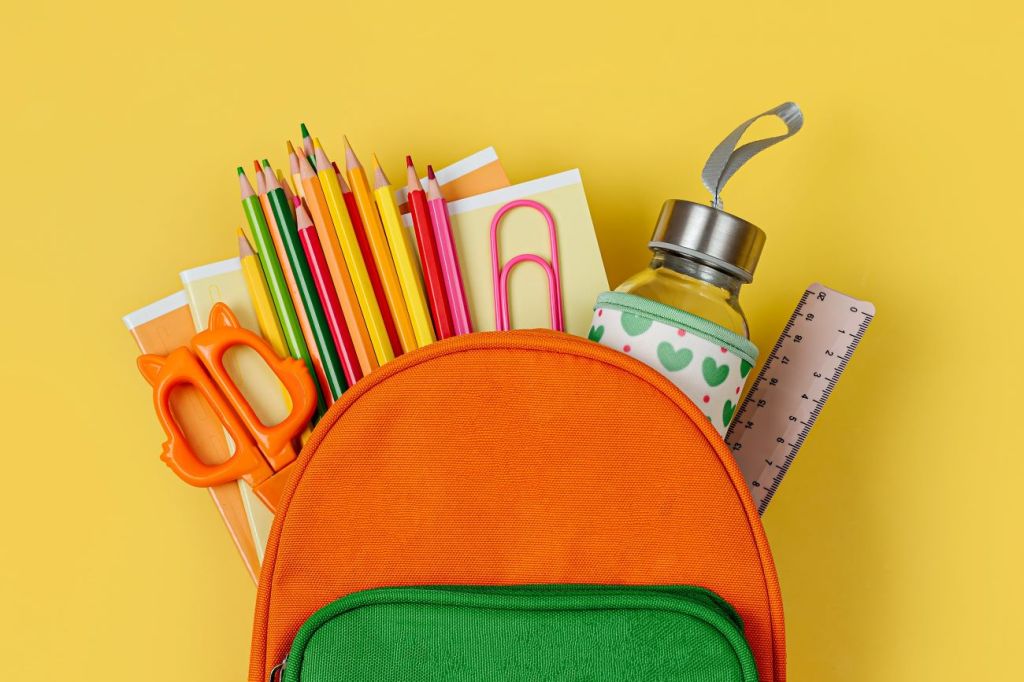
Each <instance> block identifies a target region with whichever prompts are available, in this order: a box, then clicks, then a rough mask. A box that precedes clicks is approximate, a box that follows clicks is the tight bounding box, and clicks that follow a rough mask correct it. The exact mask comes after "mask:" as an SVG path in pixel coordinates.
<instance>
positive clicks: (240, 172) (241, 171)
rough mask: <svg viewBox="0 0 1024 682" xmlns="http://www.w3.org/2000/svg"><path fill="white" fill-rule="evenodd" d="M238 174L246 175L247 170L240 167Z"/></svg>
mask: <svg viewBox="0 0 1024 682" xmlns="http://www.w3.org/2000/svg"><path fill="white" fill-rule="evenodd" d="M238 174H239V175H245V170H243V169H242V167H241V166H239V167H238Z"/></svg>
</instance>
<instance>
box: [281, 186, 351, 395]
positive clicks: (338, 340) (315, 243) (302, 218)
mask: <svg viewBox="0 0 1024 682" xmlns="http://www.w3.org/2000/svg"><path fill="white" fill-rule="evenodd" d="M295 219H296V222H297V223H298V226H299V240H300V241H301V242H302V250H303V251H305V252H306V260H307V261H309V269H310V272H311V273H312V274H313V283H314V284H315V285H316V291H317V293H318V294H319V295H320V303H321V304H322V305H323V307H324V314H325V316H326V317H327V326H328V327H329V328H330V330H331V336H332V337H333V338H334V345H335V346H336V347H337V349H338V358H339V359H340V360H341V369H342V371H343V372H344V373H345V381H347V382H348V385H349V386H354V385H355V383H356V382H357V381H359V380H360V379H362V378H363V372H362V369H361V368H360V366H359V359H358V357H357V356H356V349H355V346H354V345H353V344H352V336H351V335H350V334H349V332H348V326H347V325H346V324H345V316H344V314H343V313H342V312H341V301H340V300H339V299H338V292H337V291H336V290H335V289H334V280H332V279H331V271H330V270H329V269H328V266H327V257H326V256H324V249H323V246H321V245H320V238H319V237H318V236H317V234H316V227H314V225H313V219H312V218H310V217H309V211H307V210H306V207H305V206H303V205H302V202H301V200H297V201H296V205H295Z"/></svg>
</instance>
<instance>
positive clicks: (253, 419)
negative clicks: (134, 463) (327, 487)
mask: <svg viewBox="0 0 1024 682" xmlns="http://www.w3.org/2000/svg"><path fill="white" fill-rule="evenodd" d="M208 327H209V328H208V329H207V330H206V331H201V332H199V333H198V334H196V335H195V336H194V337H193V338H192V341H191V342H190V344H189V346H188V347H180V348H177V349H175V350H173V351H171V352H170V353H169V354H167V355H157V354H146V355H141V356H139V359H138V366H139V371H140V372H141V373H142V375H143V376H144V377H145V378H146V381H148V382H149V383H150V384H151V385H152V386H153V403H154V407H155V408H156V413H157V418H158V419H159V421H160V425H161V427H163V430H164V433H165V434H166V435H167V440H166V441H165V442H164V445H163V452H162V454H161V455H160V459H161V460H163V461H164V463H165V464H167V466H168V467H170V468H171V470H172V471H173V472H174V473H175V474H177V476H178V477H179V478H181V480H183V481H185V482H186V483H188V484H189V485H194V486H198V487H210V486H215V485H223V484H225V483H229V482H231V481H238V480H245V481H246V482H247V483H249V485H250V486H252V489H253V491H254V492H255V493H256V495H258V496H259V498H260V499H261V500H262V501H263V503H264V504H266V506H267V508H268V509H270V510H271V512H273V511H274V510H276V509H277V504H278V501H279V500H280V497H281V492H282V491H283V490H284V486H285V483H286V482H287V473H286V472H285V468H286V467H287V466H288V465H289V464H291V463H292V462H293V461H294V460H295V449H294V448H293V446H292V441H293V440H295V439H296V438H297V437H298V436H299V434H300V433H302V431H303V430H304V429H305V428H306V425H307V424H308V423H309V419H310V417H311V416H312V415H313V412H314V410H315V409H316V390H315V386H314V383H313V379H312V377H311V376H310V375H309V372H308V370H307V369H306V367H305V365H304V364H303V363H302V362H300V361H298V360H295V359H293V358H279V357H277V356H276V355H275V354H274V350H273V349H272V348H271V347H270V345H269V344H267V342H266V341H264V340H263V339H262V338H260V337H259V336H258V335H256V334H254V333H252V332H251V331H249V330H247V329H245V328H243V327H242V326H241V324H240V323H239V321H238V319H237V318H236V317H235V316H234V314H233V313H232V312H231V308H229V307H228V306H227V305H226V304H224V303H217V304H216V305H214V306H213V309H212V310H211V311H210V322H209V325H208ZM242 347H244V348H248V349H250V350H252V351H253V352H254V353H256V354H257V355H258V356H259V357H260V358H262V360H263V361H264V362H265V363H266V364H267V366H268V367H269V368H270V370H271V371H272V372H273V373H274V375H275V376H276V377H277V378H278V380H279V381H280V382H281V384H282V385H283V386H284V388H285V390H286V391H287V393H288V397H289V403H290V405H291V408H290V411H289V412H288V414H287V415H285V416H284V417H283V418H282V419H281V420H280V421H279V422H277V423H275V424H274V425H273V426H267V425H266V421H265V420H264V419H263V418H261V417H260V416H259V415H258V414H257V412H256V410H255V409H254V408H253V405H252V404H251V402H250V400H249V398H248V396H247V395H246V394H245V393H244V391H243V389H242V387H241V386H240V385H239V382H238V381H237V380H236V379H235V377H236V376H238V375H233V374H232V373H231V372H230V371H229V370H228V367H227V363H226V361H227V357H226V354H227V353H228V352H229V351H231V350H234V349H238V348H242ZM182 386H191V387H193V388H195V389H196V391H198V392H199V394H200V395H202V397H203V399H205V400H206V402H207V403H208V404H209V405H210V407H212V408H213V411H214V413H215V414H216V415H217V419H218V420H219V421H220V424H221V426H222V427H223V428H224V430H225V431H226V432H227V434H228V437H229V438H230V439H231V441H232V443H233V444H234V452H232V454H231V456H230V457H228V458H227V459H226V460H225V461H223V462H220V463H217V464H207V463H205V462H203V461H202V459H201V458H200V457H199V456H198V455H197V453H196V452H195V450H194V449H193V448H192V445H191V444H190V442H189V440H188V436H187V435H186V434H185V432H184V431H183V430H182V428H181V426H180V425H179V423H178V420H177V417H176V416H175V413H174V411H173V409H172V407H171V402H170V401H171V394H172V393H173V392H174V391H175V390H176V389H177V388H180V387H182Z"/></svg>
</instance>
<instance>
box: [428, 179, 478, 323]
mask: <svg viewBox="0 0 1024 682" xmlns="http://www.w3.org/2000/svg"><path fill="white" fill-rule="evenodd" d="M427 206H429V208H430V220H431V222H432V223H433V225H434V241H435V242H436V243H437V256H438V258H439V259H440V260H441V271H442V272H443V273H444V287H445V291H446V292H447V293H448V309H449V310H450V311H451V314H452V327H453V328H454V329H455V334H456V335H460V336H461V335H462V334H469V333H470V332H471V331H473V325H472V322H471V320H470V318H469V304H468V303H467V301H466V291H465V289H464V288H463V286H462V270H461V269H460V268H459V254H458V252H457V251H456V249H455V237H454V236H453V235H452V223H451V220H450V219H449V218H448V202H446V201H445V200H444V197H442V196H441V187H440V186H439V185H438V184H437V177H436V176H435V175H434V168H433V167H432V166H427Z"/></svg>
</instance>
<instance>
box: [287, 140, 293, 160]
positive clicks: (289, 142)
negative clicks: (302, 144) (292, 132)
mask: <svg viewBox="0 0 1024 682" xmlns="http://www.w3.org/2000/svg"><path fill="white" fill-rule="evenodd" d="M285 144H287V145H288V156H291V155H292V154H294V153H295V147H293V146H292V141H291V140H285Z"/></svg>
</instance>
